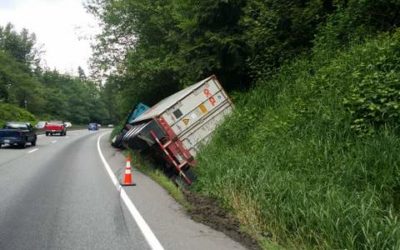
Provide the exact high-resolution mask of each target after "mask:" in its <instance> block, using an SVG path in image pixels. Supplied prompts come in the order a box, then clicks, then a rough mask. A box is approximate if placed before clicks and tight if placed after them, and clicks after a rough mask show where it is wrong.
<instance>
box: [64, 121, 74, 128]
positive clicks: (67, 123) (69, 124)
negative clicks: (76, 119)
mask: <svg viewBox="0 0 400 250" xmlns="http://www.w3.org/2000/svg"><path fill="white" fill-rule="evenodd" d="M64 125H65V127H67V128H70V127H72V123H70V122H64Z"/></svg>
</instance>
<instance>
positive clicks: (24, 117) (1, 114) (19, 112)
mask: <svg viewBox="0 0 400 250" xmlns="http://www.w3.org/2000/svg"><path fill="white" fill-rule="evenodd" d="M8 121H27V122H30V123H31V124H35V123H36V118H35V116H34V115H33V114H31V113H29V112H28V111H26V110H25V109H22V108H18V107H16V106H14V105H11V104H4V103H0V128H1V127H3V126H4V125H5V123H6V122H8Z"/></svg>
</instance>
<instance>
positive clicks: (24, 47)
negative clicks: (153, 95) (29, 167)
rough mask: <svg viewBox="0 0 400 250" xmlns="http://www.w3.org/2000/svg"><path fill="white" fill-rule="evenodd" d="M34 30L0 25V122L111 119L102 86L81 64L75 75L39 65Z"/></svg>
mask: <svg viewBox="0 0 400 250" xmlns="http://www.w3.org/2000/svg"><path fill="white" fill-rule="evenodd" d="M41 57H42V51H41V50H40V46H38V44H37V43H36V36H35V34H34V33H29V31H28V30H26V29H23V30H22V31H17V30H15V28H14V27H13V25H12V24H11V23H9V24H7V25H6V26H4V27H0V125H1V124H2V123H4V122H6V121H12V120H20V121H30V122H32V124H35V122H36V121H38V120H64V121H70V122H72V123H74V124H87V123H89V122H91V121H93V122H98V123H111V122H113V119H114V120H115V118H112V115H110V113H109V108H108V106H107V104H106V103H107V102H106V100H105V97H104V95H103V94H102V86H101V85H99V84H98V83H97V82H96V81H93V80H90V79H89V77H88V76H86V74H85V72H84V71H83V69H82V68H81V67H79V68H78V72H79V76H73V75H69V74H63V73H60V72H58V71H57V70H56V69H53V70H52V69H49V68H42V66H41V65H42V63H41V60H42V58H41Z"/></svg>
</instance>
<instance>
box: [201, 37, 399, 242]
mask: <svg viewBox="0 0 400 250" xmlns="http://www.w3.org/2000/svg"><path fill="white" fill-rule="evenodd" d="M399 47H400V36H399V34H393V35H389V34H386V35H382V36H381V37H379V38H376V39H372V40H369V41H367V42H365V43H362V44H354V45H352V46H351V47H350V48H349V49H347V50H344V49H343V50H342V51H330V50H323V49H317V50H315V51H314V52H313V54H312V55H310V56H305V57H303V58H302V59H298V60H296V61H294V62H292V63H291V64H288V65H286V66H284V67H283V68H282V69H281V71H280V73H279V74H278V75H277V76H276V77H275V78H273V79H272V80H268V81H265V82H260V83H259V86H257V87H256V88H255V89H254V90H253V91H251V92H250V93H248V94H246V95H245V96H242V97H239V98H238V99H237V100H236V109H235V111H234V114H233V115H232V116H231V117H229V118H228V119H227V121H226V122H225V123H224V124H223V125H222V126H221V127H220V128H219V129H218V131H217V133H216V134H215V137H214V138H213V140H212V142H211V143H210V145H209V146H207V147H205V148H204V149H203V151H202V152H201V153H200V155H199V165H198V168H197V173H198V176H199V178H198V181H197V182H196V184H195V186H194V189H195V190H197V191H198V192H202V193H204V194H207V195H209V196H212V197H215V198H217V199H220V200H221V201H223V203H224V204H225V205H226V207H227V208H228V209H231V211H232V212H233V213H234V214H235V215H236V216H237V218H238V219H239V221H240V222H241V223H242V225H243V228H244V229H245V230H247V231H248V232H250V233H252V234H254V235H255V236H256V237H258V239H259V240H260V242H262V241H263V240H264V239H265V238H269V239H270V240H271V239H272V240H273V241H276V242H278V243H279V244H281V245H284V246H286V247H288V248H294V249H302V248H303V249H309V248H316V249H400V222H399V213H400V195H399V193H400V137H399V134H398V128H397V124H398V123H397V122H398V120H396V119H395V118H393V116H390V117H391V119H388V120H387V121H386V120H383V121H382V119H381V118H382V117H386V116H381V115H379V114H380V113H379V112H382V113H383V114H384V115H387V114H388V113H390V112H391V113H393V114H394V113H396V109H393V108H392V109H388V110H387V111H386V110H384V109H382V110H380V111H379V112H378V111H376V110H374V107H375V106H376V105H375V106H374V105H372V104H374V102H375V101H376V97H369V95H370V94H371V93H374V91H376V92H379V91H380V90H381V89H385V88H386V87H387V86H390V88H391V89H394V90H395V91H398V92H396V93H395V94H394V95H391V97H390V98H389V99H390V100H388V101H387V102H389V101H390V102H394V103H391V104H390V105H392V106H391V107H395V106H396V105H397V104H399V103H400V83H399V81H398V80H396V79H400V74H399V73H400V71H399V68H398V67H399V66H398V65H400V55H399V52H400V50H399ZM374 75H379V77H380V78H379V79H381V80H382V81H373V82H371V84H369V85H368V88H370V89H369V91H368V93H367V94H365V86H364V85H362V83H363V82H364V83H365V81H367V80H368V79H371V76H372V77H373V76H374ZM371 96H372V95H371ZM374 98H375V99H374ZM359 99H360V100H359ZM349 100H350V102H352V103H351V104H352V105H349ZM378 101H379V100H378ZM380 101H382V100H380ZM359 102H360V103H359ZM364 104H365V105H364ZM380 104H382V105H381V106H382V107H384V106H385V105H386V104H385V100H383V101H382V102H381V103H380ZM395 104H396V105H395ZM363 105H364V106H365V107H367V108H366V109H365V110H366V111H368V112H366V111H365V110H364V106H363ZM368 105H369V106H368ZM370 106H371V108H370V109H369V107H370ZM397 111H400V110H397ZM385 112H386V113H385ZM371 113H372V114H373V115H376V116H377V117H378V118H379V119H380V120H379V123H376V124H375V123H374V121H375V120H373V119H375V118H374V116H371ZM371 117H372V118H371ZM387 117H389V116H387ZM361 118H362V121H361V123H360V122H359V119H361ZM392 118H393V119H392ZM357 121H358V123H357ZM357 124H358V125H360V124H361V125H360V126H357ZM360 128H361V129H360Z"/></svg>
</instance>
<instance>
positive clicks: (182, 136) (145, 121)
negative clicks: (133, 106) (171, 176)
mask: <svg viewBox="0 0 400 250" xmlns="http://www.w3.org/2000/svg"><path fill="white" fill-rule="evenodd" d="M232 110H233V104H232V102H231V101H230V99H229V97H228V96H227V94H226V93H225V91H224V90H223V88H222V86H221V84H220V83H219V82H218V80H217V78H216V77H215V76H211V77H208V78H207V79H204V80H203V81H201V82H198V83H196V84H194V85H192V86H189V87H187V88H185V89H183V90H181V91H179V92H177V93H175V94H173V95H171V96H169V97H167V98H165V99H164V100H162V101H160V102H159V103H157V104H156V105H154V106H153V107H151V108H150V109H149V110H147V111H146V112H145V113H143V114H142V115H140V116H138V117H137V118H135V119H134V120H133V121H132V122H131V123H130V125H131V128H130V129H129V131H128V132H127V133H126V134H125V135H124V137H123V139H122V142H123V144H124V146H125V147H129V148H131V149H133V150H144V149H147V148H149V147H152V149H153V150H155V151H156V152H155V153H156V154H158V155H162V157H163V159H164V162H165V163H166V164H165V166H166V168H171V169H172V170H173V171H174V172H175V174H176V175H177V176H179V177H181V178H183V180H184V181H185V182H186V183H187V184H191V183H192V181H193V180H194V179H195V176H194V175H193V173H192V172H191V170H190V168H191V167H193V166H195V165H196V162H195V156H196V154H197V152H198V150H199V148H200V147H201V146H202V145H204V144H205V143H207V142H208V141H209V140H210V139H211V136H212V133H213V131H214V130H215V129H216V128H217V126H218V125H219V124H220V123H221V122H222V121H223V120H224V118H225V117H226V116H227V115H228V114H230V113H231V112H232Z"/></svg>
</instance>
